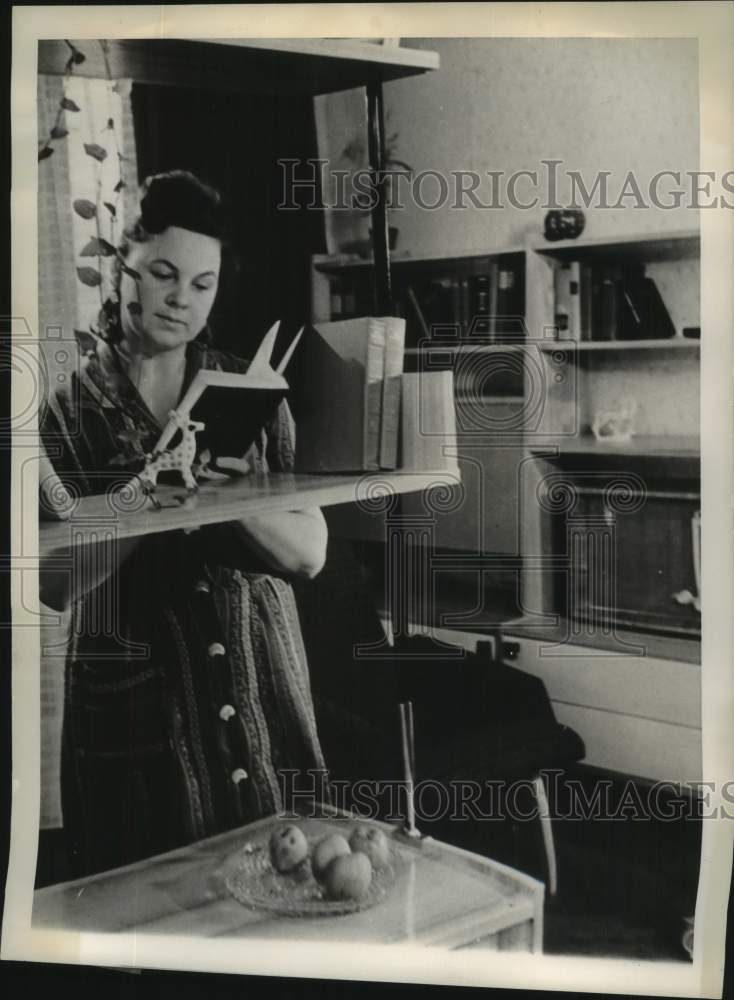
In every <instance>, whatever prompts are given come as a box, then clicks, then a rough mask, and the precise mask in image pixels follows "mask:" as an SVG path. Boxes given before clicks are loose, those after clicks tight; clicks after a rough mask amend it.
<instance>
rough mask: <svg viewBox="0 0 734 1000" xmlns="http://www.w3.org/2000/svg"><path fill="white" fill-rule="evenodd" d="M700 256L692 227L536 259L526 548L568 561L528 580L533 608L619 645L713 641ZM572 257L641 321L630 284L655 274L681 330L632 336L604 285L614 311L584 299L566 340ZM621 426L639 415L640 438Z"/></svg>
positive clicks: (534, 254)
mask: <svg viewBox="0 0 734 1000" xmlns="http://www.w3.org/2000/svg"><path fill="white" fill-rule="evenodd" d="M699 253H700V245H699V239H698V235H697V234H696V233H692V232H681V233H672V234H669V235H665V236H659V235H652V236H646V237H639V238H633V237H630V238H629V239H626V240H624V239H620V240H617V241H610V242H603V241H598V240H588V241H584V240H578V241H563V242H561V243H556V244H545V245H542V246H536V247H534V248H530V249H529V250H528V254H527V258H526V268H527V285H528V299H527V320H528V328H529V330H532V331H534V334H535V336H536V337H537V343H536V351H535V354H536V361H537V365H534V364H533V363H531V362H530V360H529V359H528V365H527V368H526V395H527V396H528V397H530V396H531V395H532V394H533V393H535V394H536V395H537V396H538V398H539V400H540V402H541V405H542V418H541V420H540V421H539V426H538V430H537V432H532V433H530V434H529V435H528V437H527V446H528V449H529V452H530V453H531V454H532V455H533V456H534V458H535V459H536V461H535V463H534V465H533V466H532V467H531V469H530V470H529V471H530V476H529V482H528V484H527V489H526V493H525V496H526V499H527V513H528V517H527V521H526V536H525V551H526V552H528V551H532V548H531V546H534V548H535V551H539V552H542V553H550V554H551V555H552V556H553V557H555V559H556V560H557V565H556V566H555V567H554V568H550V567H548V566H547V565H546V566H543V567H542V568H539V570H538V572H536V573H535V574H533V576H532V578H530V575H528V576H527V577H526V580H525V583H526V590H525V596H526V598H527V600H526V606H527V607H528V608H530V609H533V610H534V611H537V612H539V613H543V612H550V613H552V614H555V615H561V616H562V617H564V618H567V619H568V620H569V623H570V630H571V631H572V632H578V633H579V634H580V635H581V636H583V635H584V633H585V632H586V631H588V632H590V633H592V634H594V635H597V634H602V635H606V636H607V637H608V638H609V642H610V644H611V645H614V636H615V634H617V633H618V630H620V629H625V628H631V629H635V630H641V631H643V632H649V631H652V632H655V633H659V634H662V635H677V636H681V637H684V636H688V637H691V638H696V637H697V636H698V635H700V593H699V586H700V557H699V547H700V462H699V451H700V446H699V419H698V413H699V354H700V340H699V339H698V336H700V333H699V332H698V331H699V318H698V297H699ZM569 262H574V263H575V264H576V271H575V274H576V275H579V274H580V275H581V276H582V281H583V276H584V275H586V280H587V281H589V282H593V283H595V282H596V280H597V278H596V277H595V276H601V280H603V281H608V276H609V275H612V276H617V277H616V279H615V280H616V281H617V282H618V288H617V289H616V292H617V294H618V295H620V296H624V297H625V298H629V299H630V301H629V302H627V303H624V302H623V303H621V304H620V305H619V308H620V309H622V308H628V309H630V310H632V313H631V314H630V315H631V322H632V320H634V310H635V309H637V312H638V313H642V310H643V306H642V305H640V301H639V300H637V301H635V299H634V296H633V295H630V296H628V295H627V288H628V287H629V289H630V291H631V290H632V288H633V287H638V286H637V285H635V283H639V281H640V278H639V275H640V274H641V273H643V269H644V274H645V276H646V277H647V278H648V279H652V282H654V285H652V290H653V292H655V290H657V291H659V294H660V299H661V300H662V303H663V309H664V311H665V312H667V314H668V316H669V328H668V327H666V330H667V332H668V333H670V334H672V335H671V336H666V337H659V336H652V335H651V334H653V333H659V326H658V329H655V330H650V329H646V327H645V323H646V322H648V323H650V324H651V325H652V323H653V318H652V317H651V316H648V317H645V316H644V315H640V316H638V317H637V318H639V319H640V322H639V324H637V328H633V329H632V330H631V331H630V328H629V325H627V326H626V327H625V324H624V323H623V321H622V318H621V315H619V314H616V315H615V312H614V311H615V309H616V308H617V303H615V302H614V301H611V302H610V301H609V300H608V299H607V300H606V301H605V300H604V299H603V295H604V294H605V293H604V292H601V293H599V290H598V287H594V289H593V294H594V295H595V296H596V295H597V294H600V295H601V296H602V302H601V308H599V303H598V301H597V300H596V299H595V300H594V303H593V306H592V308H587V309H586V310H585V308H584V303H583V301H582V302H581V305H580V310H579V312H580V315H581V327H580V328H578V327H577V328H576V331H575V332H576V336H575V337H572V336H569V335H568V333H564V331H563V330H562V329H560V328H559V327H561V326H562V325H563V323H562V320H563V316H562V315H559V302H558V298H559V294H560V293H559V287H563V283H562V281H563V279H561V281H559V273H560V269H561V268H567V266H568V264H569ZM627 275H629V276H630V277H629V285H628V284H627V281H628V279H627V277H626V276H627ZM620 276H621V277H620ZM647 284H648V286H650V284H651V283H650V281H649V280H648V282H647ZM583 291H584V290H583V288H582V289H581V293H582V295H583ZM589 291H590V290H589ZM610 313H611V318H610ZM571 325H572V326H573V324H571ZM684 330H685V331H686V333H694V336H692V337H687V336H684ZM695 334H698V336H696V335H695ZM536 383H537V385H536ZM610 418H611V421H617V426H618V428H619V429H620V430H624V423H625V420H626V419H629V420H631V430H632V434H631V436H628V437H627V438H625V436H624V435H622V436H620V437H615V435H614V434H612V435H611V436H605V432H606V433H607V434H608V432H609V431H610V430H612V429H613V427H612V425H611V423H610ZM594 430H596V432H597V433H596V434H595V433H594ZM531 497H532V499H530V498H531Z"/></svg>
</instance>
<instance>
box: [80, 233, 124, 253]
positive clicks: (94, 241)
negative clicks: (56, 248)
mask: <svg viewBox="0 0 734 1000" xmlns="http://www.w3.org/2000/svg"><path fill="white" fill-rule="evenodd" d="M116 253H117V251H116V250H115V248H114V247H113V246H112V244H111V243H108V242H107V240H103V239H102V237H101V236H93V237H92V238H91V240H90V241H89V243H87V245H86V246H85V247H84V249H83V250H82V251H81V253H80V254H79V256H80V257H114V255H115V254H116Z"/></svg>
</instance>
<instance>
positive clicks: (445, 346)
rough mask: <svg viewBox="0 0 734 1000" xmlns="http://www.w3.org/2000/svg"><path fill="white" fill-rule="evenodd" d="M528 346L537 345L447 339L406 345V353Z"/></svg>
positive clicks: (484, 351)
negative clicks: (479, 342)
mask: <svg viewBox="0 0 734 1000" xmlns="http://www.w3.org/2000/svg"><path fill="white" fill-rule="evenodd" d="M528 346H530V347H535V344H531V345H528V344H525V343H522V344H519V343H517V342H515V343H507V344H471V343H467V341H465V340H464V341H462V342H461V343H457V341H455V340H448V339H447V340H445V341H441V340H435V341H431V342H430V343H429V344H426V345H424V346H423V347H406V348H405V353H406V354H417V355H421V354H426V353H430V352H432V351H448V352H451V353H453V354H498V353H499V354H502V353H505V354H506V353H507V352H508V351H526V350H528Z"/></svg>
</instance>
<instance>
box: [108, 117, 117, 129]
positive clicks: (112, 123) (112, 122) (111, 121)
mask: <svg viewBox="0 0 734 1000" xmlns="http://www.w3.org/2000/svg"><path fill="white" fill-rule="evenodd" d="M114 127H115V120H114V118H108V119H107V128H114Z"/></svg>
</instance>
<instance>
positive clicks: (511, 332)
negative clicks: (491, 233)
mask: <svg viewBox="0 0 734 1000" xmlns="http://www.w3.org/2000/svg"><path fill="white" fill-rule="evenodd" d="M496 285H497V292H496V303H495V311H494V314H493V315H494V327H493V330H494V340H495V341H496V343H499V344H501V343H508V342H510V343H511V342H513V341H517V340H522V339H524V335H525V320H524V316H525V288H524V281H523V269H522V265H520V264H517V263H515V262H514V261H513V262H510V261H506V260H505V261H503V260H500V261H499V262H498V267H497V279H496Z"/></svg>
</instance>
